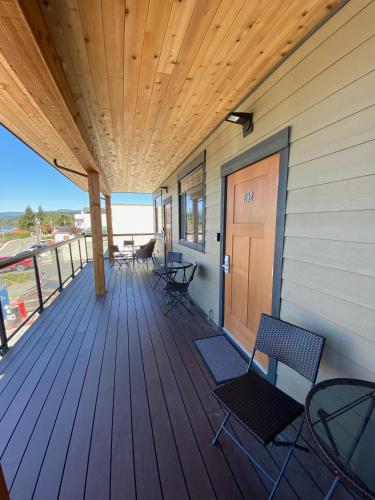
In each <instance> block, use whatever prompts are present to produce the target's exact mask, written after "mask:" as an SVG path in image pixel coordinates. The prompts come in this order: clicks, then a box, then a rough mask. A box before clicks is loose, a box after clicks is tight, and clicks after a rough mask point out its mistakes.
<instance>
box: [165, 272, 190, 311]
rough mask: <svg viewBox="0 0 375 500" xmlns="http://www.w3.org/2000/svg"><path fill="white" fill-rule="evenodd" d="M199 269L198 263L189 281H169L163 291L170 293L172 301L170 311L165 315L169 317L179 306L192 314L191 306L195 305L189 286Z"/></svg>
mask: <svg viewBox="0 0 375 500" xmlns="http://www.w3.org/2000/svg"><path fill="white" fill-rule="evenodd" d="M197 267H198V263H197V262H196V263H195V264H194V266H193V269H192V271H191V274H190V276H189V279H188V280H187V281H183V282H181V281H167V283H166V284H165V286H164V289H163V290H164V291H165V292H167V293H168V296H169V298H170V301H169V306H168V309H167V310H166V311H165V313H164V314H165V315H167V314H168V313H169V312H170V311H171V310H172V309H173V308H174V307H175V306H176V305H177V304H181V305H182V306H184V307H185V309H187V310H188V311H189V312H191V310H190V305H191V304H193V301H192V300H191V297H190V295H189V286H190V285H191V282H192V281H193V279H194V275H195V271H196V270H197ZM183 299H185V301H186V304H184V302H183Z"/></svg>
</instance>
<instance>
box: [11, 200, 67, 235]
mask: <svg viewBox="0 0 375 500" xmlns="http://www.w3.org/2000/svg"><path fill="white" fill-rule="evenodd" d="M38 223H39V224H40V227H41V229H42V233H44V234H48V233H51V232H52V229H53V227H54V226H74V216H73V215H72V214H67V213H64V212H45V211H44V210H43V208H42V207H41V206H39V207H38V210H37V211H36V212H34V211H33V209H32V208H31V207H30V206H29V207H26V209H25V212H24V214H23V215H21V217H19V218H18V219H17V220H16V226H17V227H18V228H20V229H24V230H26V231H33V230H35V227H36V225H37V224H38Z"/></svg>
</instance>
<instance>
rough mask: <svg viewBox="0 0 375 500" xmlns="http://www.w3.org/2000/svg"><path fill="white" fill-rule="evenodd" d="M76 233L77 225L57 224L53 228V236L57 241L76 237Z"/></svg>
mask: <svg viewBox="0 0 375 500" xmlns="http://www.w3.org/2000/svg"><path fill="white" fill-rule="evenodd" d="M75 233H76V229H75V227H71V226H56V227H55V228H54V230H53V237H54V240H55V242H56V243H60V242H61V241H67V240H71V239H72V238H74V235H75Z"/></svg>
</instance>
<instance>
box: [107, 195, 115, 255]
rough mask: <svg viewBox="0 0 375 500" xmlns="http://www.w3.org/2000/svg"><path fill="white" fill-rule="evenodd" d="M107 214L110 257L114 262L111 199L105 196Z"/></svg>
mask: <svg viewBox="0 0 375 500" xmlns="http://www.w3.org/2000/svg"><path fill="white" fill-rule="evenodd" d="M105 213H106V216H107V235H108V255H109V259H110V260H113V252H112V250H111V249H112V246H113V227H112V205H111V197H110V196H109V195H105Z"/></svg>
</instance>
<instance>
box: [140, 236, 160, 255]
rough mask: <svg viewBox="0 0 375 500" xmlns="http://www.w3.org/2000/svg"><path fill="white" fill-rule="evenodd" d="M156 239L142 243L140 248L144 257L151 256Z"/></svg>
mask: <svg viewBox="0 0 375 500" xmlns="http://www.w3.org/2000/svg"><path fill="white" fill-rule="evenodd" d="M155 243H156V240H155V239H151V240H149V241H148V242H147V243H146V245H144V246H143V247H142V248H141V250H142V254H143V256H144V257H152V252H153V251H154V247H155Z"/></svg>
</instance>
